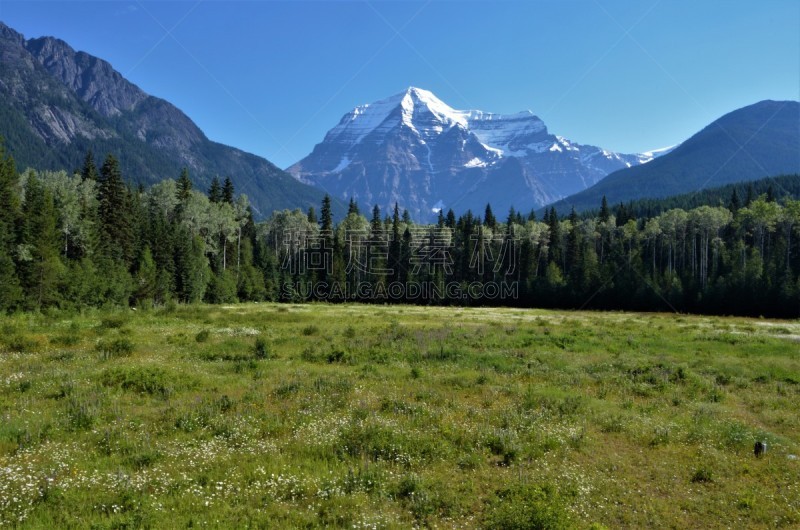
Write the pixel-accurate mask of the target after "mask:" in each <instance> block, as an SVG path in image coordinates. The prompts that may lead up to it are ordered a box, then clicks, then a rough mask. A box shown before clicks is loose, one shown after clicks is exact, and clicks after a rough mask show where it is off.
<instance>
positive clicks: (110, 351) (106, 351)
mask: <svg viewBox="0 0 800 530" xmlns="http://www.w3.org/2000/svg"><path fill="white" fill-rule="evenodd" d="M133 349H134V346H133V343H132V342H131V341H129V340H128V339H116V340H113V341H111V342H100V343H99V344H98V345H97V351H99V352H100V354H101V355H102V358H103V360H104V361H107V360H109V359H113V358H116V357H128V356H129V355H130V354H132V353H133Z"/></svg>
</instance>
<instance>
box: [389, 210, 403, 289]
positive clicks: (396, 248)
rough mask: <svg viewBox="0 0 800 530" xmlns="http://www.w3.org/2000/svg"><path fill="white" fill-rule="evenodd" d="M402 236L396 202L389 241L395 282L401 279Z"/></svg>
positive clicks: (390, 259) (390, 263)
mask: <svg viewBox="0 0 800 530" xmlns="http://www.w3.org/2000/svg"><path fill="white" fill-rule="evenodd" d="M400 238H401V235H400V209H399V208H398V206H397V203H396V202H395V203H394V213H393V215H392V235H391V240H390V241H389V269H391V270H392V278H391V279H392V281H394V282H399V281H400V270H401V263H400V251H401V249H400V247H401V245H402V242H401V241H400Z"/></svg>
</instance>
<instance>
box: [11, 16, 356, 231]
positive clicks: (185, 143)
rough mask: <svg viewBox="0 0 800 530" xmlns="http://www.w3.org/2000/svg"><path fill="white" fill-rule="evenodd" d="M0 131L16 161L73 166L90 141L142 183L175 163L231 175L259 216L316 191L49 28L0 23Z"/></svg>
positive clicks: (196, 177)
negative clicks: (28, 34)
mask: <svg viewBox="0 0 800 530" xmlns="http://www.w3.org/2000/svg"><path fill="white" fill-rule="evenodd" d="M0 136H2V137H3V138H4V139H5V145H6V149H7V150H8V151H10V152H11V154H12V155H13V156H14V158H15V160H16V162H17V165H18V167H19V168H20V169H24V168H26V167H35V168H37V169H69V170H72V169H75V168H79V167H81V165H82V164H83V158H84V156H85V155H86V152H87V151H88V150H90V149H91V150H92V151H93V152H94V153H95V156H97V157H98V158H99V160H97V163H98V165H99V164H100V163H101V162H102V158H103V157H105V155H106V153H113V154H114V155H115V156H116V157H117V158H118V159H119V160H120V165H121V167H122V170H123V173H124V174H125V175H126V177H127V178H128V180H130V181H132V182H134V183H139V184H143V185H148V184H151V183H154V182H157V181H159V180H162V179H165V178H177V176H178V175H179V174H180V171H181V168H183V167H187V168H188V169H189V173H190V176H191V178H192V180H193V181H194V183H195V186H196V187H197V188H198V189H201V190H205V189H207V187H208V184H209V183H210V181H211V179H212V178H213V177H215V176H219V177H220V178H224V177H225V176H229V177H230V178H231V180H232V181H233V183H234V185H235V187H236V190H237V192H240V193H245V194H247V195H248V197H249V198H250V201H251V203H252V205H253V207H254V211H255V213H256V215H257V216H258V217H264V216H266V215H268V214H269V213H270V212H272V211H273V210H277V209H284V208H303V209H306V208H307V207H309V206H312V205H313V206H318V205H319V203H320V201H321V200H322V196H323V195H324V194H323V192H322V191H320V190H318V189H316V188H314V187H312V186H309V185H306V184H303V183H301V182H298V181H297V180H296V179H294V178H293V177H292V176H290V175H289V174H287V173H286V172H284V171H282V170H281V169H280V168H278V167H276V166H275V165H273V164H272V163H270V162H269V161H267V160H265V159H263V158H261V157H258V156H255V155H252V154H250V153H246V152H244V151H241V150H239V149H235V148H233V147H229V146H226V145H222V144H219V143H216V142H213V141H211V140H209V139H208V138H207V137H206V135H205V134H204V133H203V132H202V131H201V130H200V129H199V128H198V127H197V125H195V123H194V122H193V121H192V120H191V119H190V118H189V117H188V116H186V115H185V114H184V113H183V112H181V111H180V110H179V109H178V108H176V107H175V106H174V105H172V104H171V103H169V102H167V101H165V100H163V99H159V98H157V97H154V96H151V95H148V94H146V93H145V92H144V91H143V90H141V89H140V88H139V87H137V86H136V85H134V84H133V83H131V82H130V81H128V80H126V79H125V78H124V77H123V76H122V75H121V74H120V73H119V72H118V71H116V70H115V69H114V68H113V67H112V66H111V65H110V64H109V63H107V62H106V61H104V60H102V59H99V58H97V57H94V56H92V55H89V54H87V53H84V52H79V51H75V50H73V49H72V48H71V47H70V46H69V45H68V44H67V43H65V42H64V41H62V40H59V39H55V38H52V37H43V38H38V39H29V40H26V39H25V38H24V37H23V36H22V35H21V34H19V33H18V32H16V31H14V30H13V29H11V28H10V27H8V26H6V25H5V24H3V23H2V22H0ZM334 208H336V209H338V210H340V211H341V209H342V205H341V204H340V203H338V201H337V202H336V204H334Z"/></svg>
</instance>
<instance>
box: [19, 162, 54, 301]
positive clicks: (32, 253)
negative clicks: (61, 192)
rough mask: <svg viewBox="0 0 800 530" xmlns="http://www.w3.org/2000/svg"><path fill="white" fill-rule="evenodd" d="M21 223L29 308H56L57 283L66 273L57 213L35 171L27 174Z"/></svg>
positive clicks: (24, 284)
mask: <svg viewBox="0 0 800 530" xmlns="http://www.w3.org/2000/svg"><path fill="white" fill-rule="evenodd" d="M22 222H23V225H22V241H21V245H20V249H21V254H22V255H21V256H20V262H21V263H20V265H19V267H20V272H21V280H22V282H21V283H22V287H23V289H24V291H25V295H26V298H27V300H28V302H27V306H28V307H30V308H41V307H44V306H49V305H55V304H57V303H58V301H59V295H58V282H59V279H60V275H61V274H62V273H63V264H62V263H61V260H60V258H59V254H60V252H59V250H60V245H59V237H58V232H57V230H56V223H57V214H56V209H55V204H54V203H53V196H52V194H51V193H50V191H49V190H47V189H46V188H45V187H44V186H43V185H42V183H41V182H40V181H39V179H38V177H37V176H36V174H35V173H34V172H33V171H31V172H30V173H29V174H28V178H27V182H26V185H25V202H24V204H23V208H22Z"/></svg>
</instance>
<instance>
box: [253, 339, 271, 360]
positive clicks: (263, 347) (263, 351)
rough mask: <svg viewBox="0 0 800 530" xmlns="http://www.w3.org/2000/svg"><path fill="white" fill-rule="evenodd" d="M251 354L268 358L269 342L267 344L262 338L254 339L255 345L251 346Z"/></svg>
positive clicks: (260, 357)
mask: <svg viewBox="0 0 800 530" xmlns="http://www.w3.org/2000/svg"><path fill="white" fill-rule="evenodd" d="M253 355H254V356H255V358H256V359H269V358H270V351H269V344H267V341H266V340H264V339H262V338H258V339H256V345H255V347H254V348H253Z"/></svg>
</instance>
